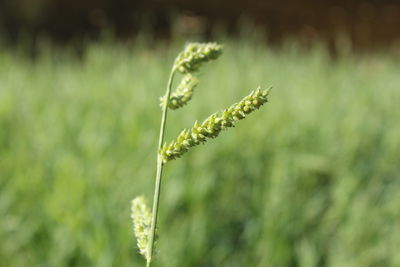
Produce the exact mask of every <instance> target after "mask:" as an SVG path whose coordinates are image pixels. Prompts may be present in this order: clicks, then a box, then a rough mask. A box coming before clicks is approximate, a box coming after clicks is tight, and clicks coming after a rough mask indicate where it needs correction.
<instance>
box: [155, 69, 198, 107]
mask: <svg viewBox="0 0 400 267" xmlns="http://www.w3.org/2000/svg"><path fill="white" fill-rule="evenodd" d="M198 83H199V80H198V79H197V78H196V77H194V76H193V75H192V74H190V73H188V74H185V75H184V76H183V78H182V80H181V82H180V83H179V85H178V87H177V88H176V90H175V92H173V93H172V94H171V96H170V98H169V102H168V107H169V108H170V109H178V108H180V107H183V106H184V105H186V104H187V102H189V100H190V99H192V96H193V89H194V88H195V87H196V86H197V84H198ZM160 102H161V103H160V106H161V107H162V106H163V105H165V97H161V98H160Z"/></svg>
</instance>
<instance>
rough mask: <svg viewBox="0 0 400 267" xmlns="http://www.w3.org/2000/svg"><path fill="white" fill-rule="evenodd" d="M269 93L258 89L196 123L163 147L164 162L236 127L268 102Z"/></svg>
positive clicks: (161, 154) (267, 90)
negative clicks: (223, 131) (240, 121)
mask: <svg viewBox="0 0 400 267" xmlns="http://www.w3.org/2000/svg"><path fill="white" fill-rule="evenodd" d="M269 91H270V88H268V89H266V90H260V88H258V89H256V90H254V91H253V92H251V93H250V94H249V95H248V96H246V97H245V98H243V99H242V100H241V101H240V102H238V103H235V104H233V105H232V106H230V107H229V108H227V109H225V110H224V111H222V112H221V113H220V114H218V113H214V114H212V115H211V116H209V117H208V118H207V119H206V120H205V121H204V122H203V123H201V124H199V123H198V122H197V121H196V122H195V123H194V125H193V127H192V128H191V129H189V130H186V129H185V130H183V131H182V132H181V133H180V134H179V135H178V137H177V138H176V140H175V141H173V142H171V143H169V144H164V145H163V147H162V148H161V150H160V151H159V155H160V157H161V158H162V161H163V162H164V163H166V162H168V161H170V160H173V159H176V158H179V157H181V156H182V155H183V154H184V153H185V152H187V151H188V150H189V149H190V148H192V147H194V146H197V145H199V144H202V143H205V142H206V141H207V139H209V138H215V137H217V136H218V135H219V134H220V132H221V131H222V130H224V129H226V128H229V127H234V126H235V124H236V123H237V122H238V121H239V120H242V119H244V118H245V117H246V116H247V115H248V114H250V113H251V112H253V111H255V110H257V109H259V108H260V107H261V106H262V105H263V104H265V103H266V102H267V101H268V98H267V97H268V94H269Z"/></svg>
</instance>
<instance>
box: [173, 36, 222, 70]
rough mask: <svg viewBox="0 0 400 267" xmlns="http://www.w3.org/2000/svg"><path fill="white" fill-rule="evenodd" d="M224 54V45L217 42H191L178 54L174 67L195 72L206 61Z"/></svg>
mask: <svg viewBox="0 0 400 267" xmlns="http://www.w3.org/2000/svg"><path fill="white" fill-rule="evenodd" d="M221 54H222V45H219V44H217V43H189V44H188V45H186V47H185V49H184V50H183V51H182V52H181V53H180V54H179V55H178V57H177V58H176V60H175V63H174V69H176V70H178V71H179V72H181V73H183V74H186V73H193V72H196V71H198V70H199V68H200V67H201V65H202V64H203V63H205V62H208V61H211V60H215V59H217V58H218V57H219V56H220V55H221Z"/></svg>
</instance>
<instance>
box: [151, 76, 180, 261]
mask: <svg viewBox="0 0 400 267" xmlns="http://www.w3.org/2000/svg"><path fill="white" fill-rule="evenodd" d="M174 75H175V68H173V69H172V71H171V73H170V75H169V79H168V85H167V91H166V93H165V97H164V101H165V102H164V105H163V107H162V117H161V128H160V137H159V141H158V150H157V173H156V184H155V188H154V198H153V210H152V218H151V229H150V236H149V247H148V250H147V264H146V267H150V266H151V260H152V257H153V247H154V236H155V233H156V225H157V213H158V204H159V200H160V189H161V177H162V172H163V166H164V164H163V161H162V159H161V157H160V156H159V155H158V151H160V149H161V148H162V145H163V143H164V134H165V124H166V121H167V113H168V102H169V97H170V95H171V87H172V81H173V79H174Z"/></svg>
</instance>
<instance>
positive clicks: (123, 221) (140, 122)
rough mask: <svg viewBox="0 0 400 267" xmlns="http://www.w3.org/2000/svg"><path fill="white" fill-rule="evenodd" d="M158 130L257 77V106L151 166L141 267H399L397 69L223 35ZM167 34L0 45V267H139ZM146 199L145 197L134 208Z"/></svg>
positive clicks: (378, 60)
mask: <svg viewBox="0 0 400 267" xmlns="http://www.w3.org/2000/svg"><path fill="white" fill-rule="evenodd" d="M223 42H224V44H225V48H226V49H225V53H224V55H223V56H222V57H221V58H220V59H219V60H218V61H217V62H213V63H209V65H208V66H207V68H204V70H203V71H202V72H201V76H200V84H199V87H198V88H197V90H196V92H195V95H194V99H193V100H192V101H191V102H190V103H189V106H186V107H184V109H181V110H178V111H174V112H170V113H169V123H168V125H167V139H168V140H171V139H172V138H174V137H175V136H176V135H177V134H178V133H179V131H180V130H181V129H182V128H184V127H189V126H191V125H192V123H193V122H194V120H196V119H199V120H202V119H204V118H206V117H207V116H208V115H209V114H211V113H213V112H215V111H216V110H220V109H223V108H225V107H227V106H229V105H230V104H231V103H233V102H235V101H237V100H239V99H241V98H242V96H244V95H246V94H247V93H249V92H250V91H251V90H253V89H255V88H256V87H257V86H258V85H261V86H263V87H267V86H270V85H272V86H273V87H274V89H273V91H272V92H271V97H270V102H269V103H268V104H267V105H266V106H264V107H263V108H262V109H261V110H260V111H258V112H256V113H254V114H252V115H251V116H249V118H248V119H246V120H245V121H243V122H240V123H239V124H238V127H237V128H235V129H231V130H229V131H226V132H224V133H222V134H221V136H220V137H219V138H218V139H216V140H213V141H210V142H209V143H208V144H207V145H206V147H205V146H200V147H197V148H195V149H193V150H191V151H190V152H188V153H187V154H186V155H185V156H184V157H183V158H182V159H181V160H178V161H174V162H171V163H169V164H168V165H167V166H166V172H165V179H164V180H163V188H162V196H161V207H160V208H161V210H160V212H161V213H160V216H159V219H160V221H159V223H160V224H159V234H160V239H159V242H158V245H157V248H158V253H157V260H156V264H155V266H165V267H166V266H170V267H186V266H188V267H189V266H190V267H192V266H193V267H203V266H206V267H214V266H215V267H220V266H226V267H248V266H251V267H253V266H256V267H268V266H274V267H275V266H276V267H281V266H293V267H297V266H298V267H312V266H332V267H343V266H344V267H346V266H350V267H353V266H354V267H358V266H359V267H366V266H400V253H399V247H400V228H399V225H400V223H399V222H400V179H399V178H400V75H399V69H400V63H399V60H398V59H399V58H398V57H397V58H396V56H395V55H392V54H389V53H381V54H374V55H359V56H352V55H342V56H340V57H338V58H336V59H332V58H330V57H329V56H328V54H327V52H326V51H325V50H324V49H323V48H321V47H315V48H313V49H311V50H310V51H308V52H305V51H301V50H299V49H297V48H296V47H295V46H290V45H288V46H287V47H285V48H282V49H279V50H272V49H269V48H266V47H264V46H261V45H259V44H258V42H257V41H254V40H250V41H244V40H225V41H223ZM182 47H183V42H179V41H177V42H175V43H174V44H172V45H170V46H168V47H166V46H163V45H160V46H158V47H152V48H148V47H147V46H146V44H145V42H141V43H137V44H136V45H135V46H133V45H132V46H131V45H118V44H114V43H112V42H104V43H101V44H89V45H88V47H87V50H86V52H85V53H84V55H83V57H82V58H81V59H78V58H76V57H74V56H72V55H71V53H70V52H68V51H56V50H53V49H51V47H48V49H44V52H43V53H42V54H41V55H40V56H38V57H37V58H36V60H35V61H31V60H29V59H27V58H26V57H24V56H22V55H21V54H20V52H18V51H17V50H14V51H9V50H5V49H2V50H0V218H1V219H0V241H1V242H0V266H1V267H20V266H21V267H22V266H23V267H26V266H35V267H36V266H40V267H53V266H57V267H63V266H82V267H83V266H84V267H88V266H96V267H108V266H110V267H111V266H118V267H119V266H143V265H144V260H143V259H142V258H141V256H140V255H139V254H138V253H137V249H136V244H135V242H136V241H135V239H134V237H133V229H132V228H133V227H132V224H131V220H130V200H131V199H132V198H134V197H135V196H137V195H140V194H144V195H145V196H146V198H147V199H148V201H149V202H150V200H151V198H152V191H153V183H154V176H155V161H156V157H155V150H156V146H157V138H158V131H159V120H160V108H159V106H158V104H159V100H158V98H159V96H160V95H161V94H162V93H163V92H164V88H165V85H166V82H167V78H168V73H169V68H170V66H171V64H172V61H173V58H174V57H175V55H176V54H177V53H178V52H179V51H180V49H181V48H182ZM149 204H150V203H149Z"/></svg>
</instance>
